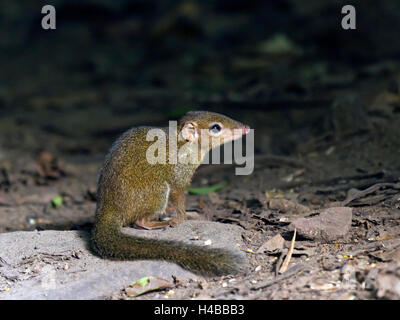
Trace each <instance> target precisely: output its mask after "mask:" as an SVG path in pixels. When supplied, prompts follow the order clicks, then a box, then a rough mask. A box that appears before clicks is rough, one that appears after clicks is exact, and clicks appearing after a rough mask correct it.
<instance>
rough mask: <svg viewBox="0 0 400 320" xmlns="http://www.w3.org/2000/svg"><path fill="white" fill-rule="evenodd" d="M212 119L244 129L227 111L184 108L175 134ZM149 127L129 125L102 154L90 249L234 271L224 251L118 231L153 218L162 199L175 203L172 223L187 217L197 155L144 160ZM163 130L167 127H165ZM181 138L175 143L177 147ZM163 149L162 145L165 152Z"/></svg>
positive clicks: (208, 271)
mask: <svg viewBox="0 0 400 320" xmlns="http://www.w3.org/2000/svg"><path fill="white" fill-rule="evenodd" d="M214 122H218V123H221V124H223V126H224V127H225V128H228V129H231V130H232V129H241V128H243V125H242V124H241V123H239V122H237V121H235V120H232V119H230V118H228V117H226V116H223V115H220V114H217V113H212V112H206V111H198V112H189V113H188V114H186V115H185V116H184V117H183V118H182V119H181V120H180V121H179V123H178V133H180V132H182V129H183V128H184V127H185V126H186V125H187V124H188V123H189V124H194V125H195V126H197V127H198V128H199V129H208V128H209V126H210V123H214ZM149 129H150V128H149V127H139V128H132V129H130V130H128V131H127V132H125V133H124V134H123V135H122V136H121V137H120V138H119V139H118V140H117V141H116V142H115V143H114V145H113V146H112V148H111V149H110V151H109V153H108V155H107V156H106V158H105V162H104V165H103V167H102V169H101V171H100V176H99V183H98V203H97V210H96V219H95V225H94V228H93V231H92V239H93V247H94V249H95V250H96V251H97V253H98V254H100V255H101V256H103V257H108V258H115V259H132V260H133V259H153V260H168V261H172V262H175V263H177V264H179V265H181V266H182V267H184V268H186V269H189V270H191V271H193V272H196V273H199V274H204V275H223V274H229V273H233V272H236V271H238V268H239V264H240V259H239V258H238V257H237V256H234V255H232V254H230V253H228V252H225V251H223V250H219V249H205V248H202V247H198V246H189V245H186V244H182V243H180V242H173V241H156V240H151V239H144V238H138V237H132V236H128V235H125V234H123V233H122V231H121V228H122V227H123V226H127V225H130V224H132V223H134V222H137V223H138V222H139V221H144V222H145V223H148V222H149V220H150V219H151V218H152V217H155V216H156V215H158V214H162V213H164V211H165V209H166V207H167V204H169V205H170V206H172V207H174V208H175V210H176V213H177V218H174V219H172V220H171V223H170V224H171V225H176V224H178V223H180V222H182V221H183V220H185V219H186V212H185V189H186V187H187V186H188V185H189V184H190V182H191V179H192V176H193V174H194V172H195V170H196V168H197V167H198V166H199V164H200V161H201V159H199V163H195V164H187V165H185V164H170V163H167V164H150V163H148V161H147V160H146V150H147V149H148V148H149V146H150V145H151V144H153V143H154V142H153V141H146V134H147V132H148V130H149ZM162 130H164V131H165V132H168V128H163V129H162ZM185 142H186V141H181V142H179V143H178V148H179V147H180V146H181V145H182V144H184V143H185ZM167 146H168V139H167ZM191 150H192V149H189V152H191ZM168 151H169V150H168V148H167V150H166V152H167V157H168ZM207 151H208V150H207ZM202 155H203V154H202ZM150 224H151V222H149V225H150Z"/></svg>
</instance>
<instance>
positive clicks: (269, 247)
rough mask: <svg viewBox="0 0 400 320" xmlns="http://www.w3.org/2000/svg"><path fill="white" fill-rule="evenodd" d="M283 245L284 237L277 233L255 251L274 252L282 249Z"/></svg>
mask: <svg viewBox="0 0 400 320" xmlns="http://www.w3.org/2000/svg"><path fill="white" fill-rule="evenodd" d="M284 245H285V239H283V237H282V236H281V235H280V234H279V233H278V234H277V235H275V236H273V237H272V238H271V239H269V240H268V241H267V242H265V243H264V244H263V245H262V246H261V247H260V248H259V249H258V250H257V253H263V252H268V253H276V252H279V251H280V250H282V249H283V247H284Z"/></svg>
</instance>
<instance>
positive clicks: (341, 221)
mask: <svg viewBox="0 0 400 320" xmlns="http://www.w3.org/2000/svg"><path fill="white" fill-rule="evenodd" d="M351 219H352V209H351V208H348V207H333V208H327V209H324V210H322V212H321V213H320V214H319V215H318V216H316V217H312V218H299V219H297V220H295V221H293V223H292V224H291V229H294V228H296V229H297V233H298V234H299V235H302V236H304V237H306V238H310V239H316V240H323V241H334V240H337V239H340V238H343V237H344V236H345V235H346V234H347V232H348V231H349V230H350V227H351Z"/></svg>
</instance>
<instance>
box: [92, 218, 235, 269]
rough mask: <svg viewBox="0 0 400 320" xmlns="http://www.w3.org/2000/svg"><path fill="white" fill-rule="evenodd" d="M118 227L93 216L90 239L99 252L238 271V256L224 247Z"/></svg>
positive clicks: (101, 253)
mask: <svg viewBox="0 0 400 320" xmlns="http://www.w3.org/2000/svg"><path fill="white" fill-rule="evenodd" d="M121 227H122V226H121V224H119V223H116V222H110V220H107V223H104V222H103V221H102V220H101V219H97V221H96V223H95V226H94V229H93V231H92V243H93V247H94V250H95V251H96V252H97V253H98V254H99V255H100V256H102V257H106V258H112V259H120V260H166V261H171V262H174V263H176V264H178V265H180V266H181V267H183V268H184V269H187V270H189V271H191V272H194V273H197V274H201V275H205V276H213V275H214V276H220V275H227V274H234V273H237V272H240V271H241V268H240V265H241V262H242V261H241V260H242V258H241V257H240V256H238V255H235V254H232V253H230V252H228V251H225V250H222V249H206V248H203V247H199V246H194V245H187V244H184V243H182V242H178V241H166V240H153V239H146V238H140V237H135V236H130V235H126V234H124V233H122V229H121Z"/></svg>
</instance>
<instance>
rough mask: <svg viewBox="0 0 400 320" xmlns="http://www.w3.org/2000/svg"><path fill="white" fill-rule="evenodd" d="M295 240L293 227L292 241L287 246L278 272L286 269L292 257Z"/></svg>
mask: <svg viewBox="0 0 400 320" xmlns="http://www.w3.org/2000/svg"><path fill="white" fill-rule="evenodd" d="M295 241H296V228H295V229H294V233H293V238H292V241H291V242H290V248H289V251H288V254H287V255H286V258H285V260H284V261H283V263H282V266H281V268H280V269H279V273H284V272H285V271H286V270H287V268H288V266H289V262H290V259H291V258H292V254H293V250H294V243H295Z"/></svg>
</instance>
